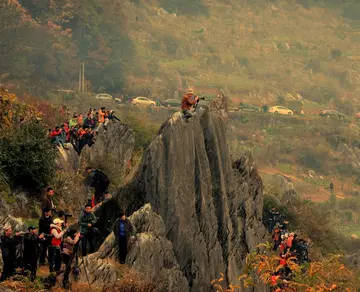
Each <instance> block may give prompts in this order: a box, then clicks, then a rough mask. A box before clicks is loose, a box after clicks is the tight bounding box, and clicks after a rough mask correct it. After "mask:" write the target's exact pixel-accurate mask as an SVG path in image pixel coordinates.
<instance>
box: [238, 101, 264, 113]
mask: <svg viewBox="0 0 360 292" xmlns="http://www.w3.org/2000/svg"><path fill="white" fill-rule="evenodd" d="M235 110H238V111H244V112H246V111H247V112H260V111H261V109H260V108H259V107H258V106H256V105H252V104H247V103H243V102H240V104H239V106H238V108H237V109H235Z"/></svg>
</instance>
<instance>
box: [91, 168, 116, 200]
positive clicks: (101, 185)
mask: <svg viewBox="0 0 360 292" xmlns="http://www.w3.org/2000/svg"><path fill="white" fill-rule="evenodd" d="M86 172H87V173H88V176H87V178H86V184H87V185H88V186H90V187H93V188H94V189H95V194H94V198H93V203H92V207H94V206H95V205H97V204H98V203H100V202H101V201H102V200H103V199H104V195H105V192H106V190H107V188H108V187H109V184H110V181H109V178H108V177H107V176H106V174H105V173H103V172H102V171H101V170H98V169H91V168H86Z"/></svg>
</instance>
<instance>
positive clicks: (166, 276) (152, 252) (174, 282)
mask: <svg viewBox="0 0 360 292" xmlns="http://www.w3.org/2000/svg"><path fill="white" fill-rule="evenodd" d="M129 220H130V221H131V222H132V224H133V226H134V228H135V229H136V233H137V235H136V241H134V242H133V244H132V247H131V249H130V251H129V253H128V256H127V264H129V265H131V267H132V268H133V269H135V270H137V271H138V272H140V273H141V275H143V276H144V277H146V278H147V279H149V280H150V281H151V282H153V283H156V291H179V292H181V291H186V289H187V285H188V284H187V281H186V279H185V277H184V276H183V273H182V271H181V270H180V267H179V265H178V263H177V261H176V258H175V256H174V252H173V246H172V244H171V242H170V241H169V240H167V239H166V237H165V225H164V222H163V220H162V219H161V217H160V216H159V215H157V214H156V213H155V212H154V211H153V210H152V209H151V206H150V205H149V204H147V205H145V206H144V207H143V208H141V209H140V210H138V211H137V212H135V213H134V214H132V216H131V217H130V218H129ZM85 260H86V263H87V264H86V267H87V269H88V275H89V276H90V282H91V283H94V284H95V285H98V286H99V285H103V284H104V283H113V282H115V281H116V279H117V278H118V277H119V275H118V272H117V264H116V261H117V248H116V243H115V236H114V234H113V233H111V234H110V235H109V236H108V238H107V239H106V240H105V241H104V243H103V244H102V246H101V247H100V249H99V250H98V251H97V252H96V253H94V254H92V255H90V256H88V257H87V258H86V259H85ZM81 275H82V277H83V280H85V281H86V278H85V277H86V275H85V273H82V274H81Z"/></svg>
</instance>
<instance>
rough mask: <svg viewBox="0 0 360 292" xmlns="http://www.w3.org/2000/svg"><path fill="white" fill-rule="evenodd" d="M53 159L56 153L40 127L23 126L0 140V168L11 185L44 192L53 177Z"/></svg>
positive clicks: (54, 164)
mask: <svg viewBox="0 0 360 292" xmlns="http://www.w3.org/2000/svg"><path fill="white" fill-rule="evenodd" d="M55 158H56V152H55V150H54V148H53V147H52V145H51V144H50V141H49V139H48V138H47V135H46V131H45V129H44V126H43V125H41V124H39V123H35V122H30V123H26V124H23V125H22V126H20V128H19V129H18V130H17V131H16V132H15V133H9V135H8V136H7V137H5V138H3V139H1V140H0V167H1V169H2V171H3V172H4V173H5V174H6V175H7V177H8V179H9V183H10V184H11V185H17V186H23V187H25V188H29V189H31V190H34V191H35V190H41V189H43V188H44V187H46V186H47V185H48V184H49V183H50V182H51V180H52V179H53V177H54V174H55V167H56V163H55Z"/></svg>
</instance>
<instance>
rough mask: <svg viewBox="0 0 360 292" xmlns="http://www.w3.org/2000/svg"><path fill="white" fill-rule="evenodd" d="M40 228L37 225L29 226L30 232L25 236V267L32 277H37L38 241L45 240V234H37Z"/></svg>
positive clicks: (33, 278) (32, 279)
mask: <svg viewBox="0 0 360 292" xmlns="http://www.w3.org/2000/svg"><path fill="white" fill-rule="evenodd" d="M37 231H38V229H37V228H36V227H35V226H29V228H28V232H29V233H28V234H26V235H25V237H24V268H25V270H26V271H29V272H30V279H31V281H34V280H35V278H36V270H37V260H38V255H39V250H38V243H41V242H43V241H45V240H46V239H45V236H44V234H40V236H39V235H38V234H37Z"/></svg>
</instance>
